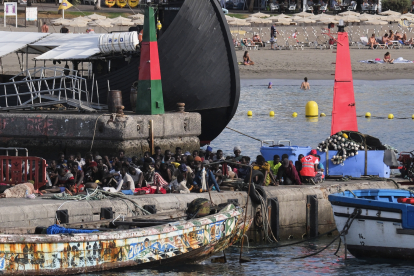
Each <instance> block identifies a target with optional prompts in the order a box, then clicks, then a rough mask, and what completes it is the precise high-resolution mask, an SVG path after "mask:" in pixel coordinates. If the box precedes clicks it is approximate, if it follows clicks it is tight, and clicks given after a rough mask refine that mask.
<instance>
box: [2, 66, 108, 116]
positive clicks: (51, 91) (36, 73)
mask: <svg viewBox="0 0 414 276" xmlns="http://www.w3.org/2000/svg"><path fill="white" fill-rule="evenodd" d="M21 77H23V78H22V79H21V80H16V79H19V78H21ZM10 86H11V87H12V88H11V89H9V92H7V91H8V88H10ZM26 87H27V88H26ZM1 88H3V89H1ZM1 90H3V91H1ZM21 90H23V92H22V91H21ZM10 91H13V92H12V93H11V92H10ZM97 93H98V91H97ZM91 98H92V97H90V96H89V92H88V89H87V82H86V79H85V78H82V77H81V76H79V75H78V71H77V70H72V69H68V68H61V67H37V68H31V69H27V70H24V71H22V72H21V73H20V74H18V75H16V76H14V77H12V78H11V79H10V82H8V83H0V102H1V103H2V106H0V111H1V110H13V109H23V108H31V107H40V106H48V105H55V104H59V103H65V104H68V105H70V106H74V107H78V108H80V109H83V110H86V111H96V110H95V108H96V109H103V108H105V107H104V106H103V105H99V103H98V104H95V103H92V101H91ZM3 99H4V100H3ZM11 99H13V100H14V101H12V100H11ZM10 102H13V103H14V104H13V105H10V104H9V103H10Z"/></svg>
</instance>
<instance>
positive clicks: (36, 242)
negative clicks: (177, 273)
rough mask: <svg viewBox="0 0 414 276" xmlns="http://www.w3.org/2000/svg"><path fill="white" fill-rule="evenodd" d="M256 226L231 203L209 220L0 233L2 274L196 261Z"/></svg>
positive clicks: (225, 245)
mask: <svg viewBox="0 0 414 276" xmlns="http://www.w3.org/2000/svg"><path fill="white" fill-rule="evenodd" d="M250 224H251V220H249V221H248V223H244V222H243V210H242V209H241V208H235V207H234V206H233V205H228V206H227V207H226V208H225V209H223V210H222V211H221V212H219V213H217V214H215V215H211V216H208V217H204V218H199V219H194V220H190V221H182V222H178V223H172V224H166V225H162V226H156V227H148V228H140V229H131V230H120V231H113V232H95V233H90V234H73V235H0V274H4V275H60V274H76V273H87V272H92V271H102V270H109V269H114V268H121V267H133V266H137V265H138V266H139V265H144V264H147V265H151V264H152V263H153V264H154V265H155V264H158V265H159V264H160V263H166V262H174V263H177V261H180V262H194V261H200V260H203V259H206V258H208V257H209V256H210V255H211V254H213V253H215V252H219V251H222V250H224V249H225V248H227V247H228V246H230V245H231V244H233V243H234V242H236V241H237V240H238V239H239V237H240V236H241V235H242V233H243V229H244V230H247V229H248V227H249V226H250Z"/></svg>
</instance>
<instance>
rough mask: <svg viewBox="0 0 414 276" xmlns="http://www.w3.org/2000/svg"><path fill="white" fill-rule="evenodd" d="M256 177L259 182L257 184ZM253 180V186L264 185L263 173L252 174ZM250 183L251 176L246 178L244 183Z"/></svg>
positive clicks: (255, 171) (255, 172) (254, 172)
mask: <svg viewBox="0 0 414 276" xmlns="http://www.w3.org/2000/svg"><path fill="white" fill-rule="evenodd" d="M256 177H258V180H257V181H256V182H255V181H254V180H255V179H256ZM252 180H253V181H252V183H253V184H256V185H263V183H264V175H263V173H262V172H261V171H257V170H254V171H253V172H252ZM249 182H250V175H247V176H246V178H245V179H244V183H247V184H249Z"/></svg>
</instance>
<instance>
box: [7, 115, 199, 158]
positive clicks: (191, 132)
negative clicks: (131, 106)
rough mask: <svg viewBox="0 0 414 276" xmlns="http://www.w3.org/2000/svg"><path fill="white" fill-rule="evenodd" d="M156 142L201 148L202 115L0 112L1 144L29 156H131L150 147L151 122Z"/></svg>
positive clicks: (162, 145) (163, 144) (173, 145)
mask: <svg viewBox="0 0 414 276" xmlns="http://www.w3.org/2000/svg"><path fill="white" fill-rule="evenodd" d="M151 120H153V126H152V129H153V135H154V143H155V145H156V146H160V147H161V149H162V150H166V149H171V150H174V149H175V147H181V148H182V149H183V151H187V150H194V149H199V148H200V141H199V139H198V136H199V135H200V134H201V116H200V114H198V113H188V112H185V113H166V114H163V115H135V114H132V113H131V114H127V115H125V116H124V117H115V116H112V115H111V114H99V113H97V114H81V113H68V112H61V113H51V112H50V111H48V112H47V113H39V112H33V113H32V112H7V113H0V147H23V148H28V149H29V155H30V156H42V157H44V158H49V157H51V158H56V154H57V153H58V152H60V151H63V152H65V153H76V152H77V151H79V152H81V153H83V154H84V153H86V152H87V151H90V149H91V144H92V139H94V142H93V150H94V151H95V150H97V151H99V152H100V153H102V154H117V151H118V150H120V149H123V150H124V151H125V154H126V155H127V156H133V155H138V156H139V155H140V154H143V153H144V152H145V151H149V147H150V145H149V140H150V138H151V132H150V128H149V125H150V121H151Z"/></svg>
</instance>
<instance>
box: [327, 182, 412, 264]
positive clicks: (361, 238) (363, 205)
mask: <svg viewBox="0 0 414 276" xmlns="http://www.w3.org/2000/svg"><path fill="white" fill-rule="evenodd" d="M328 199H329V201H330V203H331V205H332V211H333V216H334V219H335V223H336V226H337V229H338V231H339V232H342V231H343V230H344V229H345V230H346V229H347V231H344V232H343V235H342V236H341V239H342V242H344V243H346V245H347V248H348V250H349V252H350V253H351V254H352V255H354V256H355V257H357V258H392V259H406V260H413V259H414V205H412V204H414V193H413V192H412V191H408V190H398V189H396V190H388V189H367V190H355V191H349V190H347V191H345V192H342V193H336V194H332V195H329V196H328Z"/></svg>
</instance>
